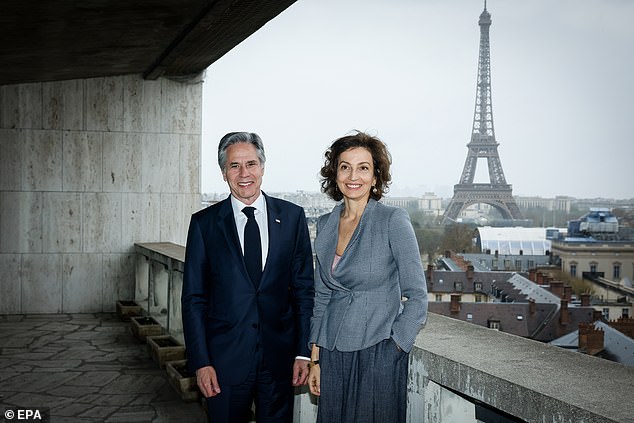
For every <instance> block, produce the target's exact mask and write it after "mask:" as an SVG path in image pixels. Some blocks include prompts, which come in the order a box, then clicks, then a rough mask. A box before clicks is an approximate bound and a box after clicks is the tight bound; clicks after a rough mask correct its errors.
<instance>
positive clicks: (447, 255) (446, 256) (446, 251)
mask: <svg viewBox="0 0 634 423" xmlns="http://www.w3.org/2000/svg"><path fill="white" fill-rule="evenodd" d="M445 258H451V251H450V250H445Z"/></svg>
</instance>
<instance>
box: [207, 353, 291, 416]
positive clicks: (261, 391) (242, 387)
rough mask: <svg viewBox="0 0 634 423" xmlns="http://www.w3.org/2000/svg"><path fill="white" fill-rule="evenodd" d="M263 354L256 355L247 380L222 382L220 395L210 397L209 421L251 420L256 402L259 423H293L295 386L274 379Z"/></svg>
mask: <svg viewBox="0 0 634 423" xmlns="http://www.w3.org/2000/svg"><path fill="white" fill-rule="evenodd" d="M261 355H262V354H258V356H257V358H256V357H254V360H252V362H251V363H245V365H250V366H251V370H250V371H249V376H248V377H247V379H246V380H245V381H244V382H243V383H240V384H238V385H222V384H221V385H220V390H221V392H220V394H219V395H216V396H215V397H211V398H207V414H208V416H209V422H210V423H246V422H249V421H251V420H252V415H251V406H252V404H253V403H254V402H255V417H256V421H257V423H291V422H292V421H293V393H294V391H293V386H292V384H291V382H292V381H291V376H289V377H288V379H287V380H278V379H275V378H274V375H273V374H272V372H271V371H270V370H269V369H267V367H266V366H265V365H264V363H263V362H262V357H261Z"/></svg>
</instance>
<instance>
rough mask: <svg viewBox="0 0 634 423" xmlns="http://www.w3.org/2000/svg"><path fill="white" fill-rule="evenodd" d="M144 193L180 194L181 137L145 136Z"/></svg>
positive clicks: (141, 139)
mask: <svg viewBox="0 0 634 423" xmlns="http://www.w3.org/2000/svg"><path fill="white" fill-rule="evenodd" d="M140 141H141V143H142V147H141V150H142V152H143V153H142V154H143V158H142V170H141V179H142V191H143V192H162V193H164V192H171V193H176V192H178V183H179V174H178V172H179V169H180V158H179V154H180V147H179V136H178V135H173V134H143V135H140Z"/></svg>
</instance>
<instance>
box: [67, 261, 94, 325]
mask: <svg viewBox="0 0 634 423" xmlns="http://www.w3.org/2000/svg"><path fill="white" fill-rule="evenodd" d="M102 268H103V266H102V255H101V254H64V255H63V259H62V312H63V313H94V312H98V311H101V310H102V290H103V286H104V281H103V270H102Z"/></svg>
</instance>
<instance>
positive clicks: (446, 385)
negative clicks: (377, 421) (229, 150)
mask: <svg viewBox="0 0 634 423" xmlns="http://www.w3.org/2000/svg"><path fill="white" fill-rule="evenodd" d="M136 251H137V253H138V255H139V257H138V259H137V281H136V283H137V287H136V293H137V296H136V298H135V299H136V300H137V302H139V303H141V304H142V305H144V308H145V307H148V308H146V310H149V313H150V314H151V315H152V316H154V317H156V318H158V320H159V321H161V322H162V323H163V324H164V326H165V327H166V329H167V330H168V331H169V332H170V333H171V334H172V335H174V336H175V337H177V338H180V339H181V340H182V324H181V322H180V293H181V288H182V280H183V278H182V260H183V258H184V247H182V246H178V245H175V244H165V243H161V244H137V245H136ZM179 261H180V262H179ZM633 353H634V352H633ZM408 391H409V396H408V421H410V422H431V423H441V422H460V423H462V422H465V423H469V422H473V423H475V422H517V421H528V422H544V423H545V422H548V423H558V422H562V423H583V422H585V423H590V422H592V423H594V422H634V401H632V395H633V393H634V368H632V367H628V366H624V365H621V364H617V363H613V362H611V361H607V360H604V359H601V358H595V357H591V356H588V355H584V354H580V353H575V352H571V351H567V350H564V349H561V348H558V347H553V346H550V345H546V344H542V343H540V342H537V341H532V340H528V339H525V338H522V337H518V336H514V335H510V334H506V333H502V332H498V331H495V330H491V329H487V328H484V327H481V326H477V325H474V324H471V323H466V322H462V321H459V320H455V319H451V318H448V317H443V316H439V315H435V314H430V315H429V319H428V323H427V326H426V327H425V329H424V330H422V331H421V333H420V334H419V335H418V338H417V339H416V344H415V346H414V349H413V350H412V353H411V354H410V369H409V386H408ZM316 413H317V405H316V400H315V398H314V397H312V396H311V395H310V394H309V393H308V392H307V389H306V388H303V389H300V390H298V392H297V395H296V397H295V418H294V421H295V422H296V423H312V422H314V421H315V418H316Z"/></svg>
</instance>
